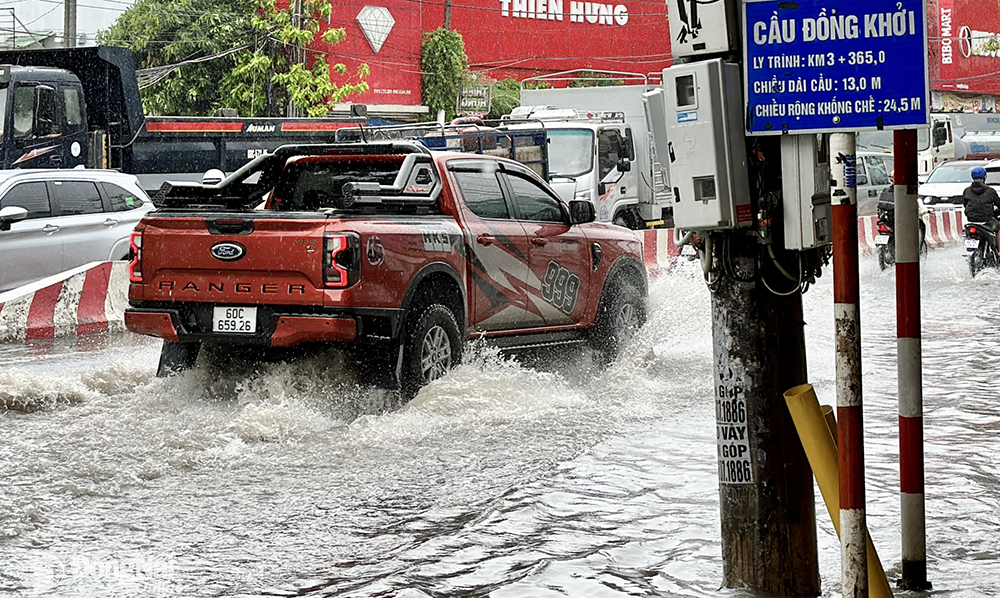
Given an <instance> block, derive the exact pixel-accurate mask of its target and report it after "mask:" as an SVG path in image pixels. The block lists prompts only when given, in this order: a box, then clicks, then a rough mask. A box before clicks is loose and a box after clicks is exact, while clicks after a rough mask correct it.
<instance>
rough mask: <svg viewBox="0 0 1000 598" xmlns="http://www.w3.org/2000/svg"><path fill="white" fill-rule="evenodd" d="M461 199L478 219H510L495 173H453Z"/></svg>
mask: <svg viewBox="0 0 1000 598" xmlns="http://www.w3.org/2000/svg"><path fill="white" fill-rule="evenodd" d="M454 175H455V180H457V181H458V188H459V189H460V190H461V191H462V199H464V200H465V205H466V206H468V207H469V209H470V210H471V211H472V213H473V214H475V215H476V216H479V217H480V218H510V211H509V210H508V209H507V202H506V201H505V200H504V198H503V191H501V190H500V181H499V180H497V175H496V173H495V172H455V173H454Z"/></svg>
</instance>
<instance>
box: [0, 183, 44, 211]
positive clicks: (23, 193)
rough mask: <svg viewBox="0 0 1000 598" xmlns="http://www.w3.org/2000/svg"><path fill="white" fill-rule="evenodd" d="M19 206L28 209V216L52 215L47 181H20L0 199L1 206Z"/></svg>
mask: <svg viewBox="0 0 1000 598" xmlns="http://www.w3.org/2000/svg"><path fill="white" fill-rule="evenodd" d="M8 206H17V207H19V208H24V209H25V210H28V218H45V217H47V216H50V215H51V211H50V209H49V194H48V192H47V191H46V190H45V183H20V184H17V185H14V186H13V187H11V189H10V191H8V192H7V194H6V195H4V196H3V199H0V208H6V207H8Z"/></svg>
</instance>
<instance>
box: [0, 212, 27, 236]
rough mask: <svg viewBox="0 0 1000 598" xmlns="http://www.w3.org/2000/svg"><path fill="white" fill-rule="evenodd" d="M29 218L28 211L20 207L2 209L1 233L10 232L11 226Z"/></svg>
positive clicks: (0, 219)
mask: <svg viewBox="0 0 1000 598" xmlns="http://www.w3.org/2000/svg"><path fill="white" fill-rule="evenodd" d="M27 217H28V210H25V209H24V208H22V207H19V206H7V207H6V208H0V231H6V230H10V225H11V224H14V223H15V222H20V221H21V220H24V219H25V218H27Z"/></svg>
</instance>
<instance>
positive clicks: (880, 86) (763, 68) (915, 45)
mask: <svg viewBox="0 0 1000 598" xmlns="http://www.w3.org/2000/svg"><path fill="white" fill-rule="evenodd" d="M743 16H744V20H743V22H744V30H743V52H744V56H743V58H744V62H743V64H744V67H743V68H744V85H745V93H746V109H747V111H746V116H747V118H746V127H747V132H748V133H749V134H750V135H779V134H782V133H834V132H847V131H862V130H870V129H901V128H913V127H920V126H927V124H928V118H929V112H930V85H929V82H928V75H927V26H926V13H925V12H924V7H923V0H866V1H865V2H828V1H823V2H820V1H819V0H799V1H797V2H787V1H781V0H746V1H745V2H744V4H743Z"/></svg>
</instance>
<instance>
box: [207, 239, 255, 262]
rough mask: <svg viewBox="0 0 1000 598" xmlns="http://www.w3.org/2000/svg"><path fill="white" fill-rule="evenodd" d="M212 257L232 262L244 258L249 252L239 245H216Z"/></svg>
mask: <svg viewBox="0 0 1000 598" xmlns="http://www.w3.org/2000/svg"><path fill="white" fill-rule="evenodd" d="M211 251H212V256H213V257H215V258H216V259H219V260H222V261H224V262H232V261H235V260H238V259H240V258H241V257H243V256H244V255H245V254H246V252H247V250H246V248H245V247H243V246H242V245H240V244H239V243H216V244H215V245H212V250H211Z"/></svg>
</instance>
